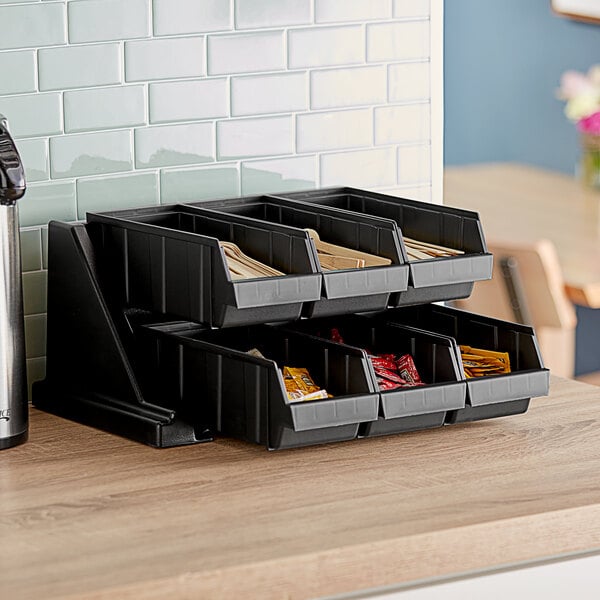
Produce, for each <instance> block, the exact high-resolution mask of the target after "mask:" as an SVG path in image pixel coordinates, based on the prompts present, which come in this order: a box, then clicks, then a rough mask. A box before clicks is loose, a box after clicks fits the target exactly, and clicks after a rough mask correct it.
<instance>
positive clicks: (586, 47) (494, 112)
mask: <svg viewBox="0 0 600 600" xmlns="http://www.w3.org/2000/svg"><path fill="white" fill-rule="evenodd" d="M444 10H445V32H444V36H445V57H444V61H445V75H444V85H445V139H444V151H445V159H444V160H445V163H446V164H447V165H461V164H468V163H478V162H490V161H515V162H521V163H528V164H531V165H537V166H540V167H545V168H548V169H553V170H557V171H563V172H565V173H570V174H573V173H574V169H575V164H576V162H577V157H578V152H579V146H578V140H577V132H576V129H575V127H574V125H573V124H572V123H570V122H569V121H567V119H566V117H565V116H564V114H563V102H561V101H560V100H558V99H557V98H556V89H557V87H558V84H559V80H560V76H561V74H562V73H563V72H564V71H566V70H567V69H576V70H579V71H587V69H588V68H589V67H590V66H591V65H592V64H596V63H600V25H588V24H585V23H578V22H576V21H571V20H569V19H565V18H562V17H558V16H556V15H554V14H553V13H552V12H551V10H550V0H447V1H446V2H445V9H444ZM577 316H578V326H577V348H576V356H575V364H576V369H575V370H576V373H577V374H581V373H588V372H590V371H597V370H600V351H599V349H598V332H600V310H591V309H584V308H581V307H577Z"/></svg>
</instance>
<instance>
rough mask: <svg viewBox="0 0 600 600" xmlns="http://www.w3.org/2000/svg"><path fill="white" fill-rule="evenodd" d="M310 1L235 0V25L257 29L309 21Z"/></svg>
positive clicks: (241, 27) (300, 23)
mask: <svg viewBox="0 0 600 600" xmlns="http://www.w3.org/2000/svg"><path fill="white" fill-rule="evenodd" d="M311 1H312V0H235V26H236V27H237V28H238V29H257V28H260V27H281V26H285V25H302V24H304V23H310V22H311Z"/></svg>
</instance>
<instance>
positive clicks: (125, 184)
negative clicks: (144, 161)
mask: <svg viewBox="0 0 600 600" xmlns="http://www.w3.org/2000/svg"><path fill="white" fill-rule="evenodd" d="M158 203H159V199H158V173H128V174H127V175H117V176H114V177H93V178H89V179H78V180H77V218H78V219H85V218H86V213H88V212H92V211H107V210H117V209H119V208H137V207H139V206H149V205H152V204H158Z"/></svg>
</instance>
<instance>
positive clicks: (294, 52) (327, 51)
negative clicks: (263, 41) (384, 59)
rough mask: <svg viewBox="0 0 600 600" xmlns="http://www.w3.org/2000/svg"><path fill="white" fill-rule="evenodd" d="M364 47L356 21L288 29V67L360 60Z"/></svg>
mask: <svg viewBox="0 0 600 600" xmlns="http://www.w3.org/2000/svg"><path fill="white" fill-rule="evenodd" d="M364 48H365V43H364V30H363V28H362V27H361V26H360V25H348V26H344V27H310V28H307V29H292V30H290V31H289V33H288V62H289V67H290V68H291V69H298V68H304V67H326V66H331V65H348V64H356V63H361V62H363V61H364V57H365V50H364Z"/></svg>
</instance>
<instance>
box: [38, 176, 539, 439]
mask: <svg viewBox="0 0 600 600" xmlns="http://www.w3.org/2000/svg"><path fill="white" fill-rule="evenodd" d="M305 228H312V229H315V230H317V231H318V232H319V234H320V235H321V238H322V239H323V240H325V241H328V242H331V243H338V244H340V245H344V246H347V247H352V248H355V249H357V250H362V251H365V252H369V253H373V254H379V255H381V256H385V257H387V258H389V259H390V260H391V263H392V264H391V265H390V266H388V267H371V268H365V269H346V270H342V271H335V272H326V271H324V270H323V269H321V267H320V264H319V260H318V256H317V251H316V249H315V245H314V243H313V241H312V240H311V239H310V237H309V235H308V233H307V232H306V231H305V230H304V229H305ZM404 231H406V232H407V234H408V235H409V236H411V237H415V238H419V239H422V240H423V241H429V242H433V243H438V244H441V245H445V246H451V247H455V248H457V249H460V250H463V251H464V254H463V255H460V256H457V257H449V258H438V259H432V260H423V261H418V262H415V261H408V258H407V256H406V252H405V248H404V245H403V241H402V240H403V238H402V233H403V232H404ZM219 240H221V241H231V242H234V243H236V244H237V245H238V246H240V248H241V249H242V250H243V251H244V252H246V253H247V254H249V255H250V256H252V257H254V258H256V259H258V260H260V261H262V262H264V263H266V264H269V265H271V266H273V267H274V268H276V269H278V270H280V271H282V272H284V273H285V274H286V275H285V276H281V277H265V278H257V279H247V280H233V279H232V278H231V277H230V275H229V271H228V269H227V264H226V261H225V256H224V253H223V250H222V248H221V247H220V245H219ZM48 248H49V249H48V252H49V274H48V334H47V340H48V348H47V376H46V379H45V380H44V381H41V382H38V383H36V384H34V391H33V402H34V404H35V405H36V406H38V407H39V408H41V409H44V410H47V411H49V412H53V413H55V414H59V415H62V416H64V417H67V418H71V419H74V420H77V421H80V422H82V423H85V424H88V425H92V426H96V427H99V428H102V429H105V430H107V431H111V432H113V433H117V434H119V435H123V436H126V437H129V438H131V439H135V440H138V441H142V442H145V443H147V444H150V445H153V446H157V447H167V446H177V445H184V444H192V443H197V442H201V441H209V440H211V439H212V437H213V435H214V434H215V433H216V434H223V435H229V436H233V437H237V438H240V439H243V440H246V441H250V442H255V443H261V444H264V445H265V446H266V447H268V448H270V449H279V448H291V447H296V446H305V445H309V444H316V443H325V442H332V441H341V440H348V439H352V438H356V437H371V436H375V435H383V434H388V433H398V432H402V431H411V430H415V429H425V428H431V427H437V426H441V425H442V424H451V423H458V422H464V421H469V420H479V419H483V418H489V417H495V416H503V415H507V414H516V413H518V412H524V411H525V410H526V409H527V406H528V403H529V398H531V397H532V396H535V395H543V394H545V393H547V390H548V372H547V371H546V370H545V369H543V366H542V363H541V359H540V356H539V352H538V350H537V345H536V340H535V335H534V333H533V330H532V329H531V328H527V327H524V326H520V325H516V324H514V323H505V322H501V321H493V320H490V319H486V318H485V317H479V316H476V315H470V314H469V313H461V312H460V311H450V312H444V311H448V310H449V309H444V308H443V307H437V306H414V307H413V306H407V307H406V308H398V307H399V306H400V307H404V306H406V305H412V304H420V303H425V302H433V301H437V300H445V299H448V298H450V297H462V296H464V295H468V294H469V293H470V290H471V288H472V286H473V283H474V281H476V280H478V279H484V278H489V277H490V276H491V255H490V254H489V253H488V252H487V249H486V246H485V240H484V238H483V233H482V230H481V226H480V223H479V220H478V217H477V214H476V213H472V212H468V211H461V210H458V209H452V208H448V207H440V206H435V205H430V204H426V203H421V202H416V201H411V200H404V199H399V198H394V197H391V196H385V195H382V194H375V193H371V192H364V191H361V190H355V189H352V188H341V189H334V190H316V191H312V192H305V193H297V194H288V195H286V197H281V195H279V196H255V197H248V198H232V199H228V200H218V201H206V202H198V203H193V204H186V205H172V206H152V207H147V208H142V209H134V210H125V211H114V212H108V213H95V214H89V215H88V221H87V223H75V224H67V223H60V222H51V223H50V226H49V246H48ZM354 313H368V315H363V316H357V315H355V314H354ZM301 315H302V316H303V317H308V318H303V319H302V320H300V317H301ZM277 322H279V324H275V325H273V323H277ZM327 327H341V328H343V329H344V332H345V336H346V337H345V339H344V343H343V344H339V343H336V342H333V341H331V340H328V339H325V338H326V337H327V336H326V335H325V334H324V333H323V328H327ZM457 340H458V343H466V344H469V345H473V346H477V345H478V344H479V345H480V346H483V347H487V348H493V349H499V350H506V351H508V352H509V353H510V355H511V361H513V365H514V369H515V371H514V373H511V374H510V375H504V376H498V377H497V378H493V377H486V378H481V381H474V380H469V381H465V380H464V378H463V372H462V363H461V359H460V352H459V349H458V345H457ZM251 348H257V349H258V350H260V351H261V352H263V354H264V356H265V357H266V358H261V357H255V356H251V355H249V354H247V351H248V350H250V349H251ZM365 348H369V349H371V350H372V351H374V352H387V351H389V352H393V353H404V352H408V353H411V354H414V355H415V358H416V361H417V367H418V368H419V370H420V371H421V374H422V377H423V379H424V381H425V382H426V383H427V385H424V386H422V387H419V388H409V389H399V390H392V391H389V392H382V391H380V390H379V388H378V386H377V381H376V377H375V373H374V371H373V369H372V365H371V363H370V361H369V359H368V356H367V354H366V352H365ZM289 363H293V364H289ZM419 363H420V364H419ZM286 364H287V365H288V366H303V367H307V368H309V370H310V372H311V374H312V375H313V377H314V378H315V380H316V381H317V383H318V384H319V385H321V386H323V387H325V388H326V389H328V391H329V392H330V393H331V394H333V397H332V398H327V399H322V400H315V401H311V402H302V403H290V402H289V401H288V399H287V396H286V394H285V388H284V387H283V381H282V377H281V373H280V368H281V367H283V366H284V365H286Z"/></svg>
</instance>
